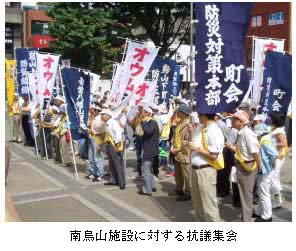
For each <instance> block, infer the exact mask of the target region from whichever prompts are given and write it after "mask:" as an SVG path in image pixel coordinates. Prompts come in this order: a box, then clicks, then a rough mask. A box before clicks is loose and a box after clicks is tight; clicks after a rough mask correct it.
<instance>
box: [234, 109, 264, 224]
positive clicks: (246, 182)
mask: <svg viewBox="0 0 296 251" xmlns="http://www.w3.org/2000/svg"><path fill="white" fill-rule="evenodd" d="M231 116H232V117H233V120H232V125H233V127H234V128H236V129H237V130H238V136H237V144H236V152H235V155H234V157H235V166H236V169H237V184H238V189H239V193H240V198H241V206H242V220H243V221H252V213H253V189H254V185H255V182H256V177H257V174H258V170H257V168H258V169H260V168H261V167H260V157H259V142H258V139H257V136H256V134H255V133H254V132H253V131H252V130H251V129H250V128H249V127H248V124H249V114H248V113H247V112H245V111H242V110H238V111H237V112H236V113H234V114H232V115H231Z"/></svg>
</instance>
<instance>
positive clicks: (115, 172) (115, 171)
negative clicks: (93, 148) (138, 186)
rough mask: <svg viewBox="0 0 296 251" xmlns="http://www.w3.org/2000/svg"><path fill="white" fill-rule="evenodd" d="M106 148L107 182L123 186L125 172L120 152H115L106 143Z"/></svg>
mask: <svg viewBox="0 0 296 251" xmlns="http://www.w3.org/2000/svg"><path fill="white" fill-rule="evenodd" d="M106 150H107V156H108V159H109V171H110V176H109V182H110V183H114V184H117V185H118V186H119V187H125V172H124V166H123V158H122V154H121V153H117V152H116V151H115V149H114V147H113V146H112V145H111V144H107V146H106Z"/></svg>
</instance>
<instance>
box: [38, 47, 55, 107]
mask: <svg viewBox="0 0 296 251" xmlns="http://www.w3.org/2000/svg"><path fill="white" fill-rule="evenodd" d="M59 58H60V56H55V55H51V54H40V53H37V79H38V87H37V89H38V100H39V104H40V108H41V109H43V104H44V99H50V97H51V95H52V90H53V86H54V82H55V79H56V74H57V70H58V65H59Z"/></svg>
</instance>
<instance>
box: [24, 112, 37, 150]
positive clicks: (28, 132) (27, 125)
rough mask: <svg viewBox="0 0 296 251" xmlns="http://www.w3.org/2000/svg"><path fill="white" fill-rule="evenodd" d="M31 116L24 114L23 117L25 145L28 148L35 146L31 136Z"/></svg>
mask: <svg viewBox="0 0 296 251" xmlns="http://www.w3.org/2000/svg"><path fill="white" fill-rule="evenodd" d="M29 119H30V118H29V115H27V114H24V115H22V127H23V131H24V134H25V139H26V140H25V142H24V143H25V145H26V146H34V145H35V144H34V139H33V137H32V134H31V130H30V123H29Z"/></svg>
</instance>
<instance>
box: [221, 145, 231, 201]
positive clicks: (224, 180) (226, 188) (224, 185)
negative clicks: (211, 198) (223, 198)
mask: <svg viewBox="0 0 296 251" xmlns="http://www.w3.org/2000/svg"><path fill="white" fill-rule="evenodd" d="M223 157H224V169H221V170H219V171H217V193H219V194H225V195H228V194H229V193H230V181H229V176H230V173H231V167H232V166H233V165H234V155H233V153H232V152H231V150H229V149H228V148H226V147H224V149H223Z"/></svg>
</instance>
